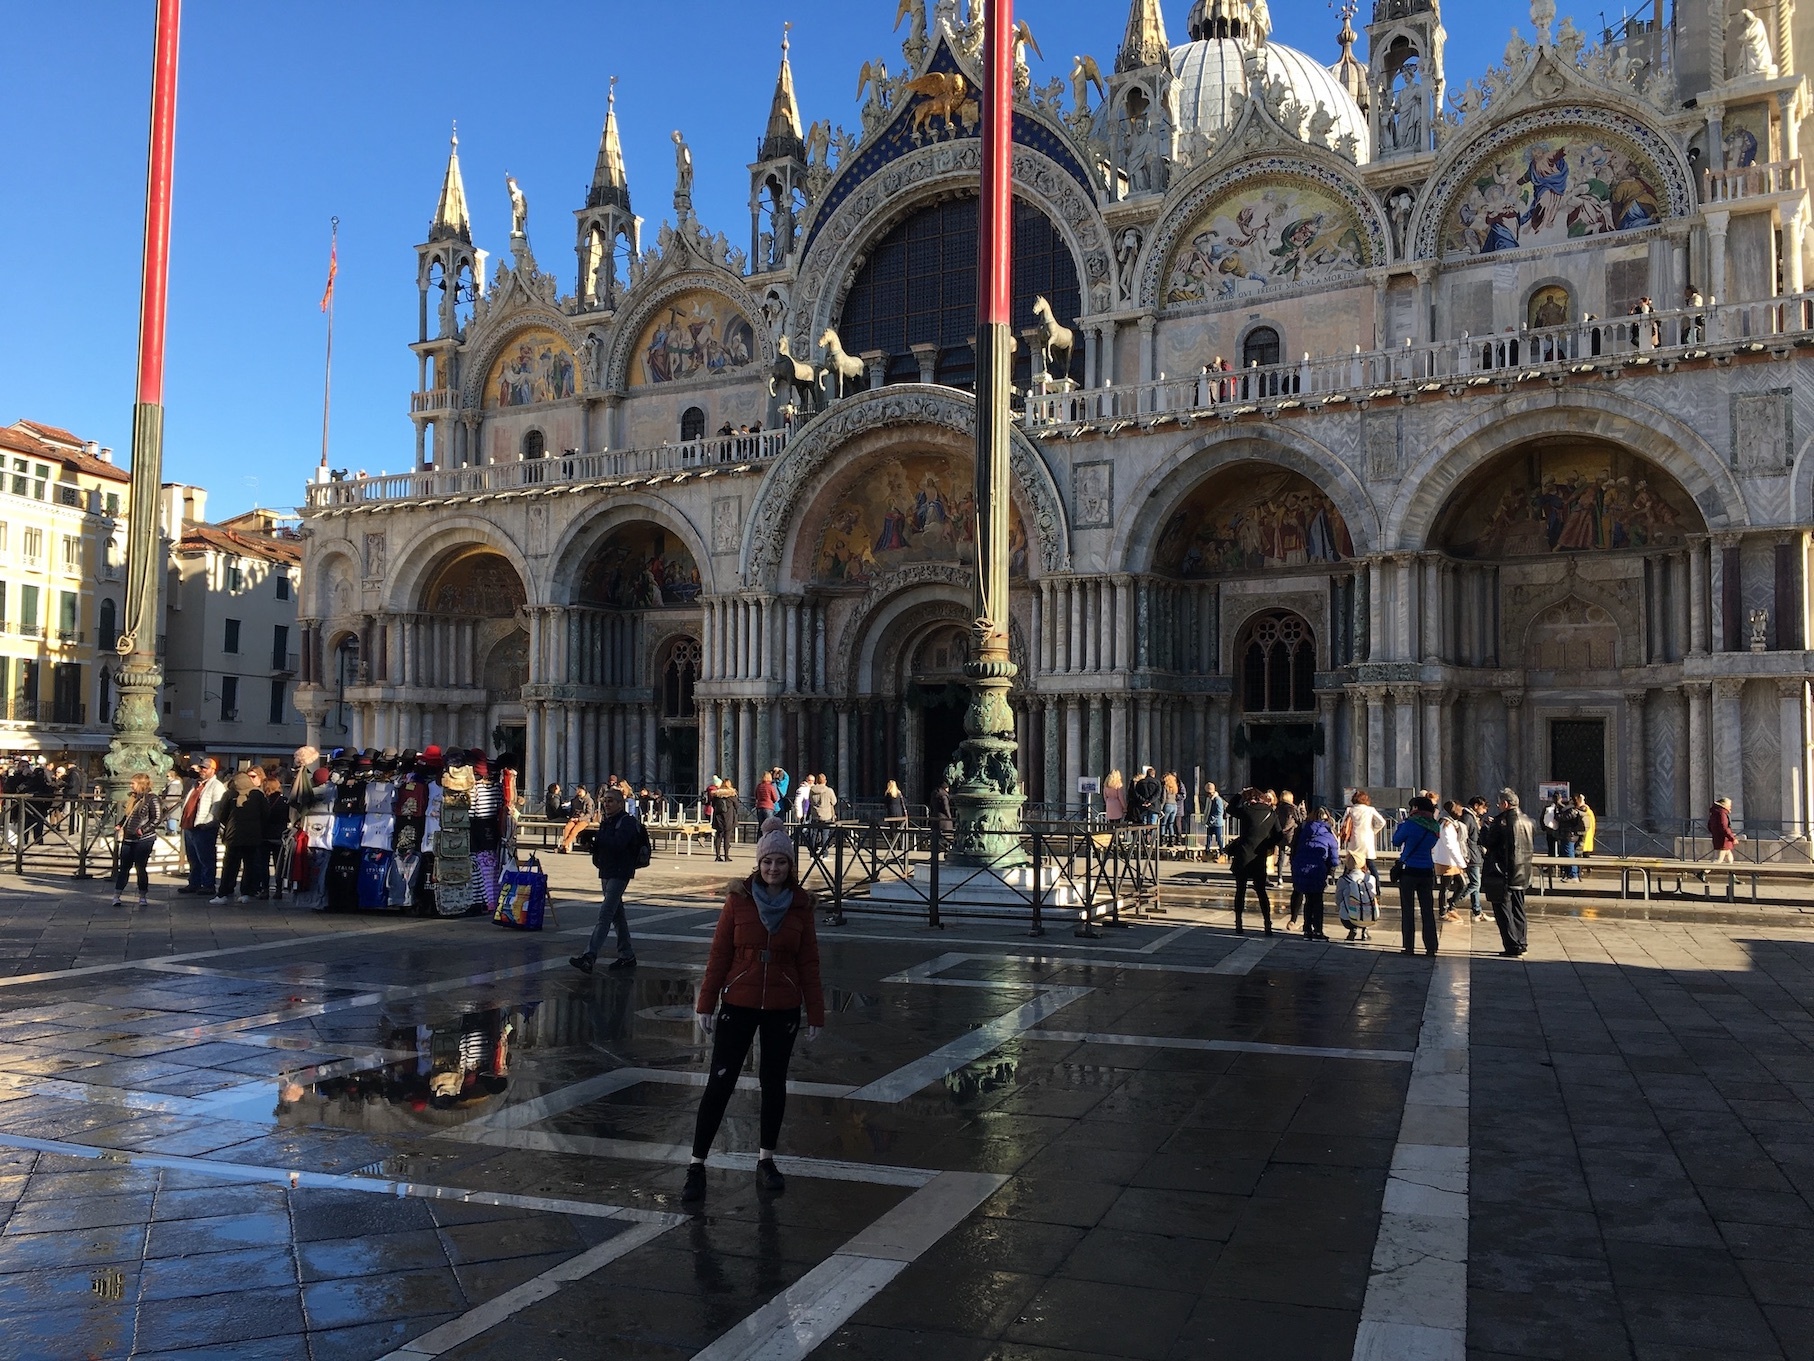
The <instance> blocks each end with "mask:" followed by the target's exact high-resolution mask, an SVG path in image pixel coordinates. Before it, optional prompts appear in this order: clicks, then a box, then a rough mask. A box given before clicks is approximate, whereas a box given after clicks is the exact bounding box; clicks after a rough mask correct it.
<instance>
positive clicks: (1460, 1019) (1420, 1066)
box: [1354, 919, 1472, 1361]
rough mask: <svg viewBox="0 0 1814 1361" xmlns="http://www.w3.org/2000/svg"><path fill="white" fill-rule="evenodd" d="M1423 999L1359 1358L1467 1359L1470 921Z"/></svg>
mask: <svg viewBox="0 0 1814 1361" xmlns="http://www.w3.org/2000/svg"><path fill="white" fill-rule="evenodd" d="M1445 935H1446V937H1447V939H1446V940H1445V942H1444V944H1445V949H1444V951H1443V953H1442V954H1441V955H1440V956H1438V957H1437V959H1436V960H1435V970H1434V973H1433V975H1432V977H1431V979H1430V990H1429V993H1428V995H1427V997H1426V998H1425V1001H1424V1017H1423V1028H1422V1030H1421V1032H1420V1033H1419V1035H1418V1038H1417V1056H1416V1058H1415V1059H1413V1060H1412V1064H1411V1084H1410V1088H1409V1090H1408V1091H1407V1092H1406V1093H1405V1111H1404V1117H1403V1119H1402V1120H1401V1121H1400V1123H1399V1130H1398V1144H1397V1146H1396V1148H1394V1150H1393V1154H1392V1171H1391V1173H1390V1175H1389V1176H1388V1177H1387V1180H1386V1195H1385V1202H1384V1206H1383V1211H1382V1213H1381V1215H1380V1221H1379V1237H1378V1239H1377V1240H1375V1242H1374V1245H1373V1270H1372V1275H1371V1276H1370V1277H1369V1279H1368V1281H1367V1294H1366V1298H1365V1300H1364V1301H1363V1302H1362V1304H1361V1322H1360V1328H1359V1329H1358V1331H1357V1332H1356V1333H1355V1338H1354V1361H1466V1358H1467V1332H1468V1002H1469V995H1470V972H1469V961H1470V955H1471V938H1472V930H1471V923H1469V922H1468V921H1466V920H1465V919H1464V920H1463V921H1462V922H1461V923H1459V924H1458V925H1456V926H1452V927H1450V929H1449V930H1448V931H1447V932H1445Z"/></svg>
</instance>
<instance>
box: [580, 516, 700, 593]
mask: <svg viewBox="0 0 1814 1361" xmlns="http://www.w3.org/2000/svg"><path fill="white" fill-rule="evenodd" d="M700 589H701V582H700V573H699V563H698V562H697V561H695V559H694V557H693V554H692V552H691V551H690V550H689V549H688V548H687V546H686V544H684V543H682V542H681V540H680V537H679V536H678V535H676V534H674V533H672V532H671V531H669V530H667V529H665V528H663V527H662V526H660V525H657V524H651V523H650V522H649V521H647V520H637V521H633V522H631V523H629V524H625V525H620V526H618V527H617V528H616V529H613V530H612V531H611V532H610V533H608V534H606V535H605V536H604V538H602V539H600V540H599V542H598V544H597V546H596V547H595V548H593V550H592V552H591V553H590V554H588V555H587V557H586V560H585V563H584V565H583V566H582V567H581V568H580V574H579V583H578V586H577V587H576V589H575V591H574V603H575V604H578V605H588V606H591V607H593V608H595V609H607V610H658V609H677V608H684V607H688V606H694V605H697V604H698V603H699V592H700Z"/></svg>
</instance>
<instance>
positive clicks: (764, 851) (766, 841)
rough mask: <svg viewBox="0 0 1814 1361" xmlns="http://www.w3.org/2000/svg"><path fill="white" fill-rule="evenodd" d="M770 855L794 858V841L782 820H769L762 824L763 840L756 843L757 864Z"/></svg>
mask: <svg viewBox="0 0 1814 1361" xmlns="http://www.w3.org/2000/svg"><path fill="white" fill-rule="evenodd" d="M768 855H783V856H786V857H787V858H788V859H789V860H792V859H793V858H794V840H793V838H792V837H790V836H789V835H788V834H787V824H786V823H785V822H783V821H781V819H780V818H769V819H767V820H766V821H764V822H763V824H762V839H761V840H760V841H758V842H757V843H756V863H757V864H758V865H760V864H761V863H762V858H763V857H764V856H768Z"/></svg>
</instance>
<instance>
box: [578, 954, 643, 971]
mask: <svg viewBox="0 0 1814 1361" xmlns="http://www.w3.org/2000/svg"><path fill="white" fill-rule="evenodd" d="M635 967H636V956H635V955H622V956H619V957H618V958H617V959H614V960H612V961H611V962H610V963H609V964H607V965H606V966H605V972H606V973H627V972H629V971H630V970H631V969H634V968H635ZM586 972H587V973H590V972H592V971H591V970H590V969H588V970H587V971H586Z"/></svg>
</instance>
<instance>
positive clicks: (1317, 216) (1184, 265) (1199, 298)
mask: <svg viewBox="0 0 1814 1361" xmlns="http://www.w3.org/2000/svg"><path fill="white" fill-rule="evenodd" d="M1183 238H1184V239H1183V241H1182V242H1181V243H1180V244H1179V246H1178V248H1177V251H1176V252H1175V253H1174V255H1173V257H1172V260H1171V262H1170V264H1169V266H1168V267H1167V270H1166V275H1165V294H1164V298H1163V300H1162V301H1163V303H1164V304H1165V305H1167V306H1171V305H1173V304H1176V303H1190V302H1219V301H1224V300H1226V299H1229V298H1239V297H1248V296H1252V295H1253V294H1256V293H1263V292H1265V291H1266V290H1267V289H1276V288H1282V287H1291V286H1293V285H1297V284H1311V283H1323V282H1327V281H1330V280H1334V279H1341V278H1346V277H1347V276H1349V275H1352V274H1356V273H1359V272H1360V271H1361V270H1363V269H1365V268H1366V267H1367V266H1368V264H1369V263H1371V261H1370V257H1369V255H1368V251H1367V243H1366V240H1365V238H1364V237H1363V236H1362V234H1361V230H1360V227H1359V225H1358V224H1357V222H1356V220H1355V217H1354V215H1353V213H1352V212H1351V211H1350V210H1349V209H1348V207H1347V205H1346V204H1344V203H1342V202H1341V201H1340V200H1339V199H1338V198H1337V197H1336V196H1335V195H1334V194H1332V193H1330V192H1328V191H1327V190H1325V189H1323V188H1320V187H1318V186H1314V185H1310V184H1307V183H1304V182H1302V181H1297V180H1292V179H1287V178H1283V177H1280V178H1275V179H1269V180H1261V181H1258V182H1253V181H1249V182H1247V183H1245V184H1242V185H1240V186H1238V187H1236V188H1235V189H1233V190H1232V191H1230V192H1229V193H1227V194H1225V195H1223V196H1221V197H1219V198H1217V199H1216V200H1214V201H1213V202H1212V203H1211V204H1210V205H1209V206H1208V207H1207V208H1205V209H1204V211H1203V212H1202V213H1201V214H1200V215H1199V216H1198V217H1197V219H1196V221H1194V222H1193V223H1192V224H1191V225H1190V227H1189V228H1188V229H1186V230H1185V232H1184V233H1183Z"/></svg>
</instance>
